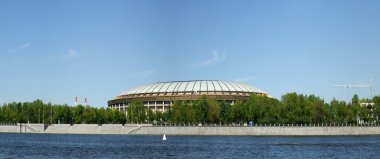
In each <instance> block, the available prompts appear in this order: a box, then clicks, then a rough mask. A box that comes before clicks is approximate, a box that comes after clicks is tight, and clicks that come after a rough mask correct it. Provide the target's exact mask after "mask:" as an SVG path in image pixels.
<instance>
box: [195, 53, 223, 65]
mask: <svg viewBox="0 0 380 159" xmlns="http://www.w3.org/2000/svg"><path fill="white" fill-rule="evenodd" d="M226 57H227V54H226V53H225V52H223V53H219V51H218V50H214V52H213V57H212V58H210V59H206V60H202V61H197V62H195V63H193V67H196V68H199V67H205V66H209V65H212V64H216V63H218V62H221V61H223V60H225V59H226Z"/></svg>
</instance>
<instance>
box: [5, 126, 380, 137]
mask: <svg viewBox="0 0 380 159" xmlns="http://www.w3.org/2000/svg"><path fill="white" fill-rule="evenodd" d="M0 132H1V133H42V134H124V135H162V134H167V135H251V136H328V135H380V127H379V126H244V127H243V126H239V127H233V126H153V125H150V124H141V125H140V124H125V125H121V124H103V125H97V124H75V125H70V124H53V125H50V126H44V125H43V124H16V125H0Z"/></svg>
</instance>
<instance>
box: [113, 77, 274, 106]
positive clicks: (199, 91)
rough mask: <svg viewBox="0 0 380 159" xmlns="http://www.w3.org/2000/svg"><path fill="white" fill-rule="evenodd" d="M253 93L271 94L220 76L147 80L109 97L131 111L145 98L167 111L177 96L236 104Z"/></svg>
mask: <svg viewBox="0 0 380 159" xmlns="http://www.w3.org/2000/svg"><path fill="white" fill-rule="evenodd" d="M251 94H258V95H268V94H267V93H266V92H264V91H262V90H261V89H258V88H256V87H253V86H250V85H248V84H246V83H242V82H231V81H220V80H194V81H171V82H157V83H152V84H146V85H143V86H138V87H134V88H131V89H129V90H128V91H126V92H124V93H122V94H120V95H118V96H116V97H115V98H114V99H112V100H110V101H108V107H109V108H111V109H118V110H122V111H127V109H128V106H129V105H130V103H131V102H133V101H141V102H143V104H144V106H145V107H146V108H149V109H152V110H153V111H160V112H164V111H165V110H167V109H168V108H169V107H171V106H173V103H174V102H175V101H177V100H197V99H199V98H200V97H201V96H203V95H206V96H207V98H209V99H215V100H217V101H226V102H228V103H231V104H234V103H235V101H236V100H245V99H248V97H249V96H250V95H251Z"/></svg>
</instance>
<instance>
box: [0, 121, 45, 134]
mask: <svg viewBox="0 0 380 159" xmlns="http://www.w3.org/2000/svg"><path fill="white" fill-rule="evenodd" d="M42 132H44V125H43V124H22V123H21V124H20V123H18V124H15V125H0V133H42Z"/></svg>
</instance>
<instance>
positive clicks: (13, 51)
mask: <svg viewBox="0 0 380 159" xmlns="http://www.w3.org/2000/svg"><path fill="white" fill-rule="evenodd" d="M31 45H32V43H30V42H27V43H25V44H24V45H21V46H18V47H16V48H13V49H9V51H8V52H9V53H11V54H13V53H16V52H19V51H21V50H24V49H26V48H28V47H30V46H31Z"/></svg>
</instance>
